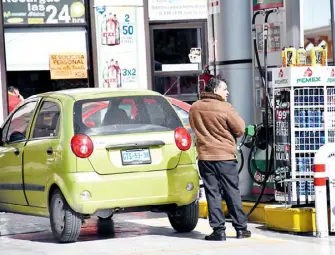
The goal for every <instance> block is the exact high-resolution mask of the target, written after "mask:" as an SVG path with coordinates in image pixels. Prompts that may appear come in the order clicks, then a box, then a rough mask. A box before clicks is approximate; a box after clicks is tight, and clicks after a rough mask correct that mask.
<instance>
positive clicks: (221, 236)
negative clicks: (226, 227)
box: [205, 231, 226, 241]
mask: <svg viewBox="0 0 335 255" xmlns="http://www.w3.org/2000/svg"><path fill="white" fill-rule="evenodd" d="M205 240H208V241H226V233H225V232H224V231H214V232H213V233H212V234H210V235H209V236H205Z"/></svg>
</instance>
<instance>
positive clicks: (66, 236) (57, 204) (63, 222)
mask: <svg viewBox="0 0 335 255" xmlns="http://www.w3.org/2000/svg"><path fill="white" fill-rule="evenodd" d="M49 212H50V225H51V230H52V233H53V235H54V237H55V239H56V240H57V241H58V242H60V243H72V242H76V241H77V239H78V237H79V234H80V230H81V224H82V216H81V215H80V214H79V213H77V212H75V211H73V210H72V209H71V208H70V206H69V205H68V203H67V202H66V200H65V198H64V196H63V195H62V193H61V192H60V191H59V190H57V191H55V192H54V193H53V194H52V195H51V199H50V205H49Z"/></svg>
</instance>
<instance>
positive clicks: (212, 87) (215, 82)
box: [205, 75, 227, 93]
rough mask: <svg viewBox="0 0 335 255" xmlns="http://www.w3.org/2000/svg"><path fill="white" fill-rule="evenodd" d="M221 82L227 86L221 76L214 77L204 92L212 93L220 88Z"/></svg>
mask: <svg viewBox="0 0 335 255" xmlns="http://www.w3.org/2000/svg"><path fill="white" fill-rule="evenodd" d="M222 81H223V82H224V83H226V84H227V81H226V80H225V79H224V78H223V77H222V76H219V75H217V76H216V77H213V78H211V79H210V80H209V81H208V82H207V84H206V86H205V92H212V93H214V90H215V89H217V88H218V87H219V86H220V83H221V82H222Z"/></svg>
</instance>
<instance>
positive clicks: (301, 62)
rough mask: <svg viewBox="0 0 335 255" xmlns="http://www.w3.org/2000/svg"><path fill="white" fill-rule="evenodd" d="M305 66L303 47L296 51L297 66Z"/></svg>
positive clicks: (305, 56) (305, 53) (305, 52)
mask: <svg viewBox="0 0 335 255" xmlns="http://www.w3.org/2000/svg"><path fill="white" fill-rule="evenodd" d="M306 64H307V51H306V50H305V49H304V47H299V49H298V50H297V66H305V65H306Z"/></svg>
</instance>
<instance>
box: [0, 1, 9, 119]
mask: <svg viewBox="0 0 335 255" xmlns="http://www.w3.org/2000/svg"><path fill="white" fill-rule="evenodd" d="M3 23H4V22H3V11H2V1H1V3H0V86H1V89H0V103H1V105H2V110H0V124H2V122H3V121H4V119H5V118H6V117H7V115H8V93H7V76H6V50H5V35H4V28H3Z"/></svg>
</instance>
